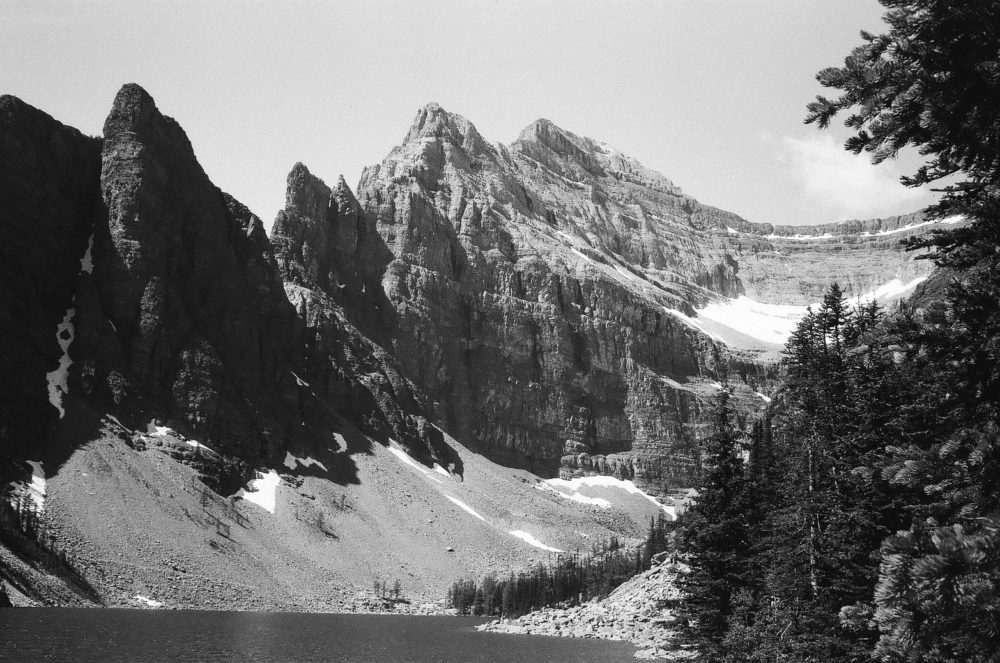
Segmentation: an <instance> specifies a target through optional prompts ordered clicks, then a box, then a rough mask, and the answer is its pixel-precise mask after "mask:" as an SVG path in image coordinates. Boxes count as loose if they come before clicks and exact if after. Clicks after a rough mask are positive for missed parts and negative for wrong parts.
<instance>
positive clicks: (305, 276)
mask: <svg viewBox="0 0 1000 663" xmlns="http://www.w3.org/2000/svg"><path fill="white" fill-rule="evenodd" d="M271 235H272V241H273V243H274V247H275V254H276V256H277V261H278V264H279V266H280V271H281V274H282V277H283V278H284V279H285V292H286V294H287V296H288V300H289V301H290V302H291V303H292V304H293V305H294V307H295V309H296V311H297V312H298V315H299V318H300V319H301V320H302V321H303V323H304V324H305V339H304V340H305V361H304V364H305V366H304V369H303V372H302V374H301V375H302V377H297V378H296V379H297V380H299V381H300V383H302V385H303V386H305V387H307V388H308V389H309V393H310V394H311V395H312V397H313V398H312V399H310V400H311V401H312V410H313V411H314V414H315V415H316V416H317V417H319V418H322V417H323V414H324V413H326V415H327V416H326V426H327V429H328V430H330V429H331V428H334V427H335V426H336V421H335V417H333V418H331V417H330V416H329V415H330V414H331V413H333V412H336V413H337V414H338V415H340V416H344V417H346V418H347V419H348V420H349V421H351V423H352V424H354V425H355V426H357V427H358V428H359V429H360V430H362V431H363V432H365V433H367V434H368V435H370V436H371V437H373V438H375V439H377V440H379V441H381V442H383V443H387V442H388V441H389V440H390V439H391V440H393V441H395V442H397V443H399V444H401V445H402V446H403V447H404V448H406V449H407V450H408V451H409V452H410V453H411V454H412V455H414V456H415V457H417V458H419V459H420V460H422V461H424V462H426V463H427V464H428V465H431V464H433V463H437V464H439V465H441V466H442V467H445V468H448V469H449V470H451V471H456V472H458V473H459V474H461V471H462V463H461V460H460V459H459V458H458V457H457V456H455V454H454V453H453V452H452V451H451V449H450V447H448V446H447V445H446V444H444V442H443V438H442V436H441V432H440V431H439V430H438V429H436V428H435V427H434V426H432V425H431V424H430V422H429V421H428V420H427V418H426V417H425V416H424V415H425V414H426V409H427V408H426V403H425V399H424V396H423V395H422V394H421V393H420V392H419V391H418V390H417V389H416V388H415V387H414V385H413V384H412V383H411V382H410V381H409V380H407V379H406V378H404V377H403V375H402V374H401V373H400V372H399V371H398V370H397V368H396V363H395V360H394V358H393V357H392V355H391V354H390V353H389V352H387V351H386V350H385V349H384V348H383V347H381V346H380V345H379V344H378V341H379V340H380V339H384V338H386V331H387V330H389V329H391V328H392V326H393V319H394V311H393V309H392V307H391V306H390V305H389V303H388V300H387V299H386V297H385V293H384V291H383V290H382V283H381V277H382V273H383V272H384V271H385V267H386V264H387V263H388V262H389V260H390V259H391V258H392V254H391V253H390V252H389V250H388V248H387V247H386V246H385V244H384V243H383V242H382V238H381V237H380V236H379V234H378V232H377V231H376V229H375V226H374V223H373V221H372V220H371V218H370V217H368V215H366V214H365V213H364V212H363V211H362V210H361V209H360V207H359V205H358V202H357V200H356V199H355V198H354V194H353V193H351V191H350V189H348V188H347V185H346V184H345V183H344V182H343V180H342V179H341V180H340V182H338V184H337V187H336V188H335V189H333V190H331V189H330V188H329V187H327V186H326V184H325V183H324V182H323V181H322V180H320V179H319V178H317V177H315V176H313V175H312V174H311V173H310V172H309V170H308V169H307V168H306V167H305V166H304V165H302V164H296V165H295V167H294V168H293V169H292V172H291V173H290V174H289V175H288V191H287V196H286V207H285V209H284V210H282V211H281V212H279V214H278V217H277V219H276V220H275V222H274V226H273V228H272V232H271ZM362 330H364V331H362Z"/></svg>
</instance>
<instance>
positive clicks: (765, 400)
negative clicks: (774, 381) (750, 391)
mask: <svg viewBox="0 0 1000 663" xmlns="http://www.w3.org/2000/svg"><path fill="white" fill-rule="evenodd" d="M754 393H755V394H757V396H759V397H760V399H761V400H762V401H764V402H765V403H770V402H771V397H770V396H765V395H764V394H762V393H760V392H759V391H755V392H754Z"/></svg>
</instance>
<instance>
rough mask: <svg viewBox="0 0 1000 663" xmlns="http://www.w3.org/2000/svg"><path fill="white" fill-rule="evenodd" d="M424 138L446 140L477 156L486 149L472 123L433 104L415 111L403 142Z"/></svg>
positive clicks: (484, 142)
mask: <svg viewBox="0 0 1000 663" xmlns="http://www.w3.org/2000/svg"><path fill="white" fill-rule="evenodd" d="M424 138H438V139H445V140H448V141H450V142H452V143H453V144H455V145H456V146H458V147H461V148H462V149H463V150H464V151H465V152H467V153H469V154H479V153H482V152H483V151H484V150H485V149H486V141H484V140H483V137H482V136H481V135H480V134H479V131H478V130H477V129H476V127H475V125H474V124H472V122H470V121H469V120H467V119H465V118H464V117H462V116H461V115H458V114H456V113H449V112H448V111H446V110H445V109H443V108H441V106H439V105H438V104H437V103H434V102H431V103H429V104H427V105H426V106H424V107H423V108H421V109H420V110H419V111H417V116H416V117H415V118H414V119H413V124H412V125H411V126H410V130H409V131H408V132H407V134H406V138H405V139H403V142H404V143H410V142H414V141H419V140H421V139H424Z"/></svg>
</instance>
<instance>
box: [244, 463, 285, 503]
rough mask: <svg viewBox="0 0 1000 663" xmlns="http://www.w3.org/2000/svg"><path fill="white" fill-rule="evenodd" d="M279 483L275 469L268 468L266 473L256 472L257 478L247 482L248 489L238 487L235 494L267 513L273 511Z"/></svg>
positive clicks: (279, 479)
mask: <svg viewBox="0 0 1000 663" xmlns="http://www.w3.org/2000/svg"><path fill="white" fill-rule="evenodd" d="M279 483H281V477H279V476H278V473H277V472H276V471H275V470H268V471H267V472H266V473H264V472H257V478H256V479H254V480H252V481H251V482H250V483H249V484H247V485H248V486H249V487H250V490H249V491H247V490H244V489H243V488H240V490H239V491H237V493H236V496H237V497H241V498H243V499H245V500H246V501H247V502H252V503H253V504H256V505H257V506H259V507H260V508H262V509H264V510H265V511H267V512H268V513H274V509H275V506H276V504H277V497H278V484H279Z"/></svg>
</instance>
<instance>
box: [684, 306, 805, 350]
mask: <svg viewBox="0 0 1000 663" xmlns="http://www.w3.org/2000/svg"><path fill="white" fill-rule="evenodd" d="M808 308H809V307H808V306H796V305H790V304H764V303H762V302H758V301H755V300H753V299H750V298H749V297H746V296H740V297H739V298H737V299H730V300H728V301H724V302H712V303H711V304H709V305H708V306H706V307H705V308H703V309H699V310H698V317H700V318H705V319H706V320H711V321H712V322H716V323H718V324H720V325H724V326H726V327H729V328H731V329H735V330H738V331H740V332H742V333H744V334H746V335H747V336H752V337H753V338H755V339H757V340H760V341H764V342H766V343H774V344H776V345H783V344H784V343H785V341H786V340H788V337H789V336H790V335H791V333H792V332H793V331H795V326H796V325H798V324H799V320H801V319H802V316H804V315H805V314H806V310H807V309H808Z"/></svg>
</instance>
